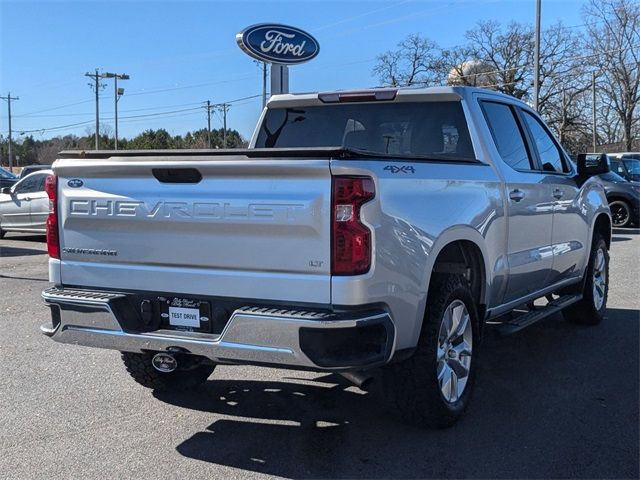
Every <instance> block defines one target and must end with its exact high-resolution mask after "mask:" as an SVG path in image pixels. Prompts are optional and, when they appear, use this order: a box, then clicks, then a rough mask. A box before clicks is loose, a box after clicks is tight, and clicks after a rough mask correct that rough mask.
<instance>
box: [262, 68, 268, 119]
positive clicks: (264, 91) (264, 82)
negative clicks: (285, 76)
mask: <svg viewBox="0 0 640 480" xmlns="http://www.w3.org/2000/svg"><path fill="white" fill-rule="evenodd" d="M266 106H267V62H262V108H264V107H266Z"/></svg>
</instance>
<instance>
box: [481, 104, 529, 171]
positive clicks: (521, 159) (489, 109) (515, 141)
mask: <svg viewBox="0 0 640 480" xmlns="http://www.w3.org/2000/svg"><path fill="white" fill-rule="evenodd" d="M481 104H482V110H483V111H484V116H485V118H486V120H487V123H488V124H489V129H490V130H491V135H492V136H493V141H494V142H495V144H496V148H497V149H498V153H499V154H500V156H501V157H502V160H504V161H505V163H506V164H507V165H509V166H510V167H511V168H513V169H515V170H533V165H532V163H531V156H530V155H529V151H528V150H527V146H526V144H525V141H524V137H523V135H522V131H521V130H520V127H519V126H518V122H517V121H516V117H515V113H514V111H513V109H512V108H511V107H510V106H509V105H506V104H504V103H496V102H482V103H481Z"/></svg>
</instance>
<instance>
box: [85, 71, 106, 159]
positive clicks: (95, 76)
mask: <svg viewBox="0 0 640 480" xmlns="http://www.w3.org/2000/svg"><path fill="white" fill-rule="evenodd" d="M84 76H85V77H89V78H91V79H92V80H93V81H94V82H95V84H92V83H90V84H89V86H90V87H91V88H93V89H94V91H95V92H96V150H99V147H100V112H99V110H100V88H103V87H104V85H101V84H100V78H102V77H101V75H100V74H99V73H98V69H97V68H96V73H89V72H87V73H85V74H84Z"/></svg>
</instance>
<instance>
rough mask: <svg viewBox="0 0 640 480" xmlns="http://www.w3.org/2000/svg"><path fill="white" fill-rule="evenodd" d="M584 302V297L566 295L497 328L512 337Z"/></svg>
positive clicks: (501, 332)
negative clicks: (581, 301) (573, 305)
mask: <svg viewBox="0 0 640 480" xmlns="http://www.w3.org/2000/svg"><path fill="white" fill-rule="evenodd" d="M580 300H582V295H581V294H580V295H564V296H562V297H559V298H556V299H555V300H553V301H551V302H549V303H548V304H546V305H544V306H542V307H538V308H537V309H536V310H530V311H528V312H527V313H524V314H522V315H520V316H519V317H516V318H514V319H513V320H510V321H508V322H505V323H502V324H500V325H498V326H497V327H496V329H497V331H498V333H499V334H500V335H502V336H507V335H511V334H513V333H516V332H519V331H520V330H522V329H524V328H527V327H528V326H530V325H533V324H534V323H536V322H539V321H540V320H542V319H544V318H547V317H548V316H550V315H553V314H554V313H558V312H559V311H561V310H562V309H563V308H566V307H568V306H569V305H572V304H574V303H576V302H579V301H580Z"/></svg>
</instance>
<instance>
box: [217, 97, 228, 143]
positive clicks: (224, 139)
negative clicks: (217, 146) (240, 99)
mask: <svg viewBox="0 0 640 480" xmlns="http://www.w3.org/2000/svg"><path fill="white" fill-rule="evenodd" d="M218 106H219V107H220V108H221V109H222V125H223V127H222V148H227V107H230V106H231V105H229V104H228V103H222V104H220V105H218Z"/></svg>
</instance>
